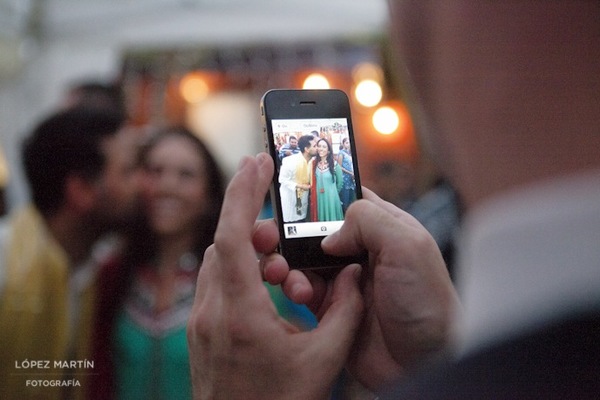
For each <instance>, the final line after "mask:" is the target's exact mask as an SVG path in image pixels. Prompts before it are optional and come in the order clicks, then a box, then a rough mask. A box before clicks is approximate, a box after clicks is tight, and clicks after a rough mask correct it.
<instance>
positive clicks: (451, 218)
mask: <svg viewBox="0 0 600 400" xmlns="http://www.w3.org/2000/svg"><path fill="white" fill-rule="evenodd" d="M404 168H405V171H406V173H407V174H409V175H412V177H411V178H409V179H406V180H405V182H410V186H409V187H408V190H406V191H405V192H404V193H403V196H402V197H401V198H397V200H396V201H392V203H394V204H395V205H397V206H399V207H400V208H401V209H402V210H404V211H406V212H408V213H409V214H410V215H412V216H413V217H415V218H416V219H417V221H419V222H420V223H421V224H422V225H423V226H424V227H425V229H427V231H428V232H429V233H430V234H431V236H433V239H434V240H435V242H436V243H437V245H438V247H439V248H440V251H441V252H442V256H443V257H444V261H445V262H446V265H447V267H448V270H449V271H450V275H451V276H454V268H453V265H454V258H455V254H454V253H455V248H456V240H457V236H458V234H459V229H460V220H461V205H460V201H459V198H458V195H457V193H456V190H455V189H454V187H453V186H452V184H451V183H450V182H449V181H448V179H447V178H446V177H444V176H443V174H441V173H440V171H439V170H438V168H437V167H436V166H435V165H434V163H433V162H432V161H431V160H429V159H428V157H427V156H425V155H422V156H421V158H420V160H418V161H417V162H416V163H414V164H413V163H411V164H407V165H405V166H404ZM400 179H402V176H401V175H400ZM394 182H396V181H394ZM398 186H400V187H402V184H401V183H400V184H399V185H398Z"/></svg>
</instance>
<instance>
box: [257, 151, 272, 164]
mask: <svg viewBox="0 0 600 400" xmlns="http://www.w3.org/2000/svg"><path fill="white" fill-rule="evenodd" d="M270 159H271V156H269V155H268V154H267V153H258V154H257V155H256V160H257V161H258V164H259V165H261V166H262V165H265V164H266V163H267V162H268V161H269V160H270Z"/></svg>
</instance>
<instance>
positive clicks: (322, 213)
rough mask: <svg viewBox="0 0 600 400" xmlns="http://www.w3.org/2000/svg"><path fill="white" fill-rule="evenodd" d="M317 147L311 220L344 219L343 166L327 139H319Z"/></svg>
mask: <svg viewBox="0 0 600 400" xmlns="http://www.w3.org/2000/svg"><path fill="white" fill-rule="evenodd" d="M316 147H317V157H316V159H315V160H314V161H313V171H312V184H311V192H310V198H311V201H310V215H311V221H341V220H343V219H344V213H343V211H342V202H341V200H340V190H341V189H342V184H343V176H342V168H341V167H340V166H339V165H338V164H337V163H336V162H335V161H334V158H333V150H332V147H331V144H330V143H329V141H328V140H327V139H319V140H318V141H317V145H316Z"/></svg>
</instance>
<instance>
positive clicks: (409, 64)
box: [0, 0, 600, 399]
mask: <svg viewBox="0 0 600 400" xmlns="http://www.w3.org/2000/svg"><path fill="white" fill-rule="evenodd" d="M389 4H390V11H391V20H392V22H393V23H392V24H391V27H392V32H391V39H392V40H391V42H392V43H393V48H394V53H395V55H396V61H398V62H400V63H401V65H399V66H398V68H397V70H398V71H400V72H402V74H401V75H402V82H404V86H403V89H404V90H405V92H406V98H407V99H408V100H409V102H410V103H411V106H412V109H413V112H414V115H415V124H416V126H417V130H418V131H419V134H420V135H421V137H422V141H423V144H424V146H425V150H426V151H428V152H429V153H430V154H431V155H432V157H433V158H434V159H435V160H436V162H438V163H439V165H440V167H441V168H442V169H443V171H444V172H445V173H446V174H447V176H448V177H449V179H450V180H451V182H452V184H453V185H454V186H455V187H456V190H457V191H458V192H459V194H460V196H461V200H462V201H463V205H464V207H465V213H466V214H465V221H464V224H463V226H462V230H461V240H460V247H459V249H458V251H459V257H458V259H457V262H456V268H457V272H456V276H457V278H456V284H455V283H454V282H453V281H452V280H451V279H450V276H449V273H448V269H447V266H446V263H445V262H444V258H443V255H442V253H441V251H440V248H439V246H438V244H437V243H436V240H435V238H434V237H433V236H432V234H431V233H430V232H428V230H427V229H426V228H425V227H424V226H423V224H422V223H420V222H419V221H418V220H417V219H416V218H415V217H414V216H412V215H410V214H409V213H407V212H406V211H404V210H402V209H400V208H398V207H396V206H394V205H393V204H391V203H389V202H386V201H383V200H382V199H381V198H379V197H378V196H377V194H375V193H374V192H372V191H371V190H369V189H368V188H363V189H362V192H363V196H364V198H363V199H361V200H356V201H349V202H348V203H345V202H344V199H353V193H352V192H353V190H354V189H355V187H353V186H352V179H351V178H352V176H351V174H352V173H353V168H352V159H351V156H350V152H349V148H348V146H349V145H350V144H349V143H348V142H342V149H340V151H339V152H338V155H337V157H334V155H333V150H332V145H331V143H330V142H329V141H328V140H327V139H322V138H317V137H315V136H313V135H310V134H307V135H302V136H300V137H297V138H295V139H296V140H297V144H295V145H293V144H292V143H291V142H290V146H289V148H288V149H287V150H285V151H284V152H283V153H284V154H282V159H281V166H280V170H279V176H278V180H279V182H280V190H281V192H280V193H281V198H282V202H284V201H285V204H286V205H285V206H284V207H283V211H284V215H283V218H284V221H286V222H291V221H299V220H327V219H339V218H341V216H344V217H345V223H344V225H343V226H342V228H341V229H340V230H339V231H337V232H336V233H334V234H332V235H329V236H328V237H327V238H326V239H324V240H323V242H322V247H323V250H324V252H325V253H327V254H332V255H336V256H346V255H355V254H359V253H361V252H363V251H365V250H366V251H368V253H369V262H368V263H366V264H364V265H358V264H352V265H348V266H346V267H345V268H343V269H341V270H340V272H339V273H338V274H337V275H336V276H335V278H332V279H331V280H328V281H326V280H325V278H323V277H321V276H318V275H315V274H311V273H310V272H301V271H299V270H291V269H289V268H288V265H287V262H286V260H285V259H284V258H283V257H282V256H281V255H279V254H277V253H276V252H275V251H274V249H276V247H277V243H278V241H279V232H278V230H277V228H276V226H275V224H274V222H273V221H272V220H257V216H258V215H259V213H260V211H261V208H262V207H263V203H264V199H265V194H266V192H267V190H268V188H269V185H270V184H271V183H272V179H273V175H274V173H275V171H276V168H277V167H278V166H277V165H276V162H274V160H273V159H272V158H271V157H270V156H269V155H267V154H264V153H261V154H259V155H257V156H256V157H244V158H243V159H242V160H240V163H239V166H238V171H237V173H236V174H235V176H234V177H233V178H232V180H231V182H230V183H229V185H228V186H227V188H225V182H224V180H223V178H222V175H221V172H220V169H219V166H218V164H217V162H216V161H215V159H214V157H213V156H212V155H211V153H210V151H209V150H208V149H207V147H206V146H205V145H204V144H203V143H202V141H201V140H200V139H198V137H197V136H195V135H194V134H193V133H191V132H190V131H189V130H187V129H186V128H184V127H166V128H164V129H160V130H157V131H156V132H152V133H151V134H150V135H148V136H146V135H144V136H143V141H141V143H140V139H141V136H140V134H139V133H137V132H135V130H133V129H131V128H130V127H129V126H128V124H127V116H126V115H127V113H126V112H124V110H123V109H122V108H121V106H117V107H116V108H115V107H114V106H115V103H114V102H110V101H109V103H108V104H110V105H109V106H107V105H106V104H107V103H106V102H105V101H104V99H108V98H109V97H110V96H109V97H106V98H105V97H103V98H102V101H96V100H98V97H97V96H104V94H101V93H105V92H104V91H103V90H101V88H99V87H97V86H94V88H93V89H94V90H95V91H97V92H95V93H97V94H95V95H94V96H91V98H93V99H94V101H92V100H90V97H88V96H87V95H84V94H85V93H86V91H85V88H83V87H82V88H79V89H80V90H75V91H73V92H70V96H69V98H68V101H66V102H65V104H64V105H61V108H60V109H59V110H57V111H56V112H55V113H53V114H52V115H50V116H48V117H47V118H45V119H43V120H42V121H41V122H40V123H39V124H38V125H37V126H36V127H35V129H34V130H33V132H32V133H31V135H30V136H29V137H28V138H27V140H26V142H25V143H24V147H23V157H22V158H23V163H24V170H25V173H26V177H27V180H28V183H29V186H30V190H31V204H29V205H26V206H24V207H22V208H20V209H17V210H14V211H13V212H12V213H11V214H10V215H9V216H8V218H7V219H6V220H5V221H2V223H1V224H0V398H1V399H111V398H115V399H136V398H144V399H148V398H168V399H189V398H192V397H193V398H196V399H217V398H226V399H296V398H297V399H328V398H330V396H331V393H332V390H333V388H334V386H335V384H336V382H337V380H338V378H339V376H340V373H341V371H342V370H343V369H344V368H345V369H346V370H347V371H348V373H349V374H351V376H352V377H353V378H354V379H356V380H357V381H358V382H360V384H361V385H363V386H364V388H366V389H368V391H369V393H368V395H369V396H370V398H373V397H378V398H381V399H384V398H389V399H398V398H410V399H413V398H423V399H449V398H486V399H513V398H518V399H524V398H525V399H534V398H545V399H566V398H569V399H580V398H590V399H591V398H598V396H599V395H600V366H599V364H598V361H597V360H598V359H600V331H599V328H598V327H599V326H600V290H598V289H599V288H600V274H599V273H598V267H599V266H600V247H599V246H598V239H599V232H600V173H599V168H600V157H598V154H597V153H598V151H597V149H598V148H600V135H598V126H599V124H598V122H599V115H600V112H599V110H600V107H599V106H600V79H599V78H598V71H599V70H600V40H599V37H598V26H599V24H598V22H599V21H600V7H598V5H597V3H596V2H591V1H585V0H579V1H575V0H574V1H569V2H552V3H547V2H538V1H523V2H508V3H507V2H481V1H475V0H457V1H454V2H448V3H444V4H440V3H439V2H436V1H433V0H418V1H416V0H415V1H404V0H390V2H389ZM105 94H106V93H105ZM344 174H346V175H344ZM311 199H312V200H311ZM350 203H351V204H350ZM265 281H266V282H268V283H269V284H271V285H279V286H280V288H281V290H282V292H283V293H285V295H286V296H287V297H288V298H289V299H291V300H293V301H294V302H295V303H297V304H305V305H306V306H308V307H309V308H310V309H311V310H312V312H313V313H314V315H315V316H316V317H317V319H318V324H317V325H316V326H315V327H314V329H310V330H303V329H300V328H299V327H298V326H295V325H293V324H291V323H290V322H289V321H287V320H285V319H283V318H282V317H281V316H280V314H279V313H278V310H277V307H276V306H275V304H274V303H273V298H272V295H271V293H270V291H269V289H268V288H267V287H266V286H265Z"/></svg>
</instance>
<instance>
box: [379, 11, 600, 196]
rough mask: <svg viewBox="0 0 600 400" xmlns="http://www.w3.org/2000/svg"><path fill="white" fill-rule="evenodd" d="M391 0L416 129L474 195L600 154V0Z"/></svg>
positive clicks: (581, 164)
mask: <svg viewBox="0 0 600 400" xmlns="http://www.w3.org/2000/svg"><path fill="white" fill-rule="evenodd" d="M389 2H390V6H391V11H392V16H391V17H392V24H391V26H392V27H393V29H394V32H393V37H392V39H393V42H394V45H395V50H396V59H397V60H398V61H399V62H400V63H401V64H403V65H404V67H405V69H404V70H403V69H402V68H400V70H401V72H403V73H404V74H405V76H404V78H405V79H404V81H405V83H406V86H405V88H404V89H405V90H404V91H405V93H409V96H408V97H409V98H410V101H411V102H412V104H411V107H412V111H413V116H414V117H415V120H416V121H415V122H416V126H417V130H418V131H419V134H420V135H421V137H423V138H424V143H425V145H426V146H427V147H428V148H429V150H430V151H432V153H433V156H434V157H435V158H436V159H438V160H440V166H441V168H442V171H444V172H445V173H447V174H448V175H450V177H451V179H452V181H453V182H454V184H455V185H456V186H457V187H458V188H459V190H460V192H461V193H462V195H463V198H464V200H465V202H466V204H467V206H472V205H474V204H476V203H478V202H479V201H480V200H483V199H485V198H488V197H489V196H492V195H494V194H496V193H499V192H502V191H504V190H507V189H509V188H512V187H514V186H516V185H521V184H527V183H530V182H533V181H537V180H540V179H543V178H547V177H552V176H556V175H559V174H562V173H566V172H570V171H577V170H580V169H584V168H589V167H592V166H594V165H595V166H600V157H598V156H597V149H598V148H600V135H599V134H598V124H599V111H598V110H600V79H598V71H600V40H598V27H599V26H600V7H598V4H597V2H594V1H562V2H561V1H557V2H544V1H510V2H507V1H478V0H457V1H451V2H438V1H431V0H389Z"/></svg>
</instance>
